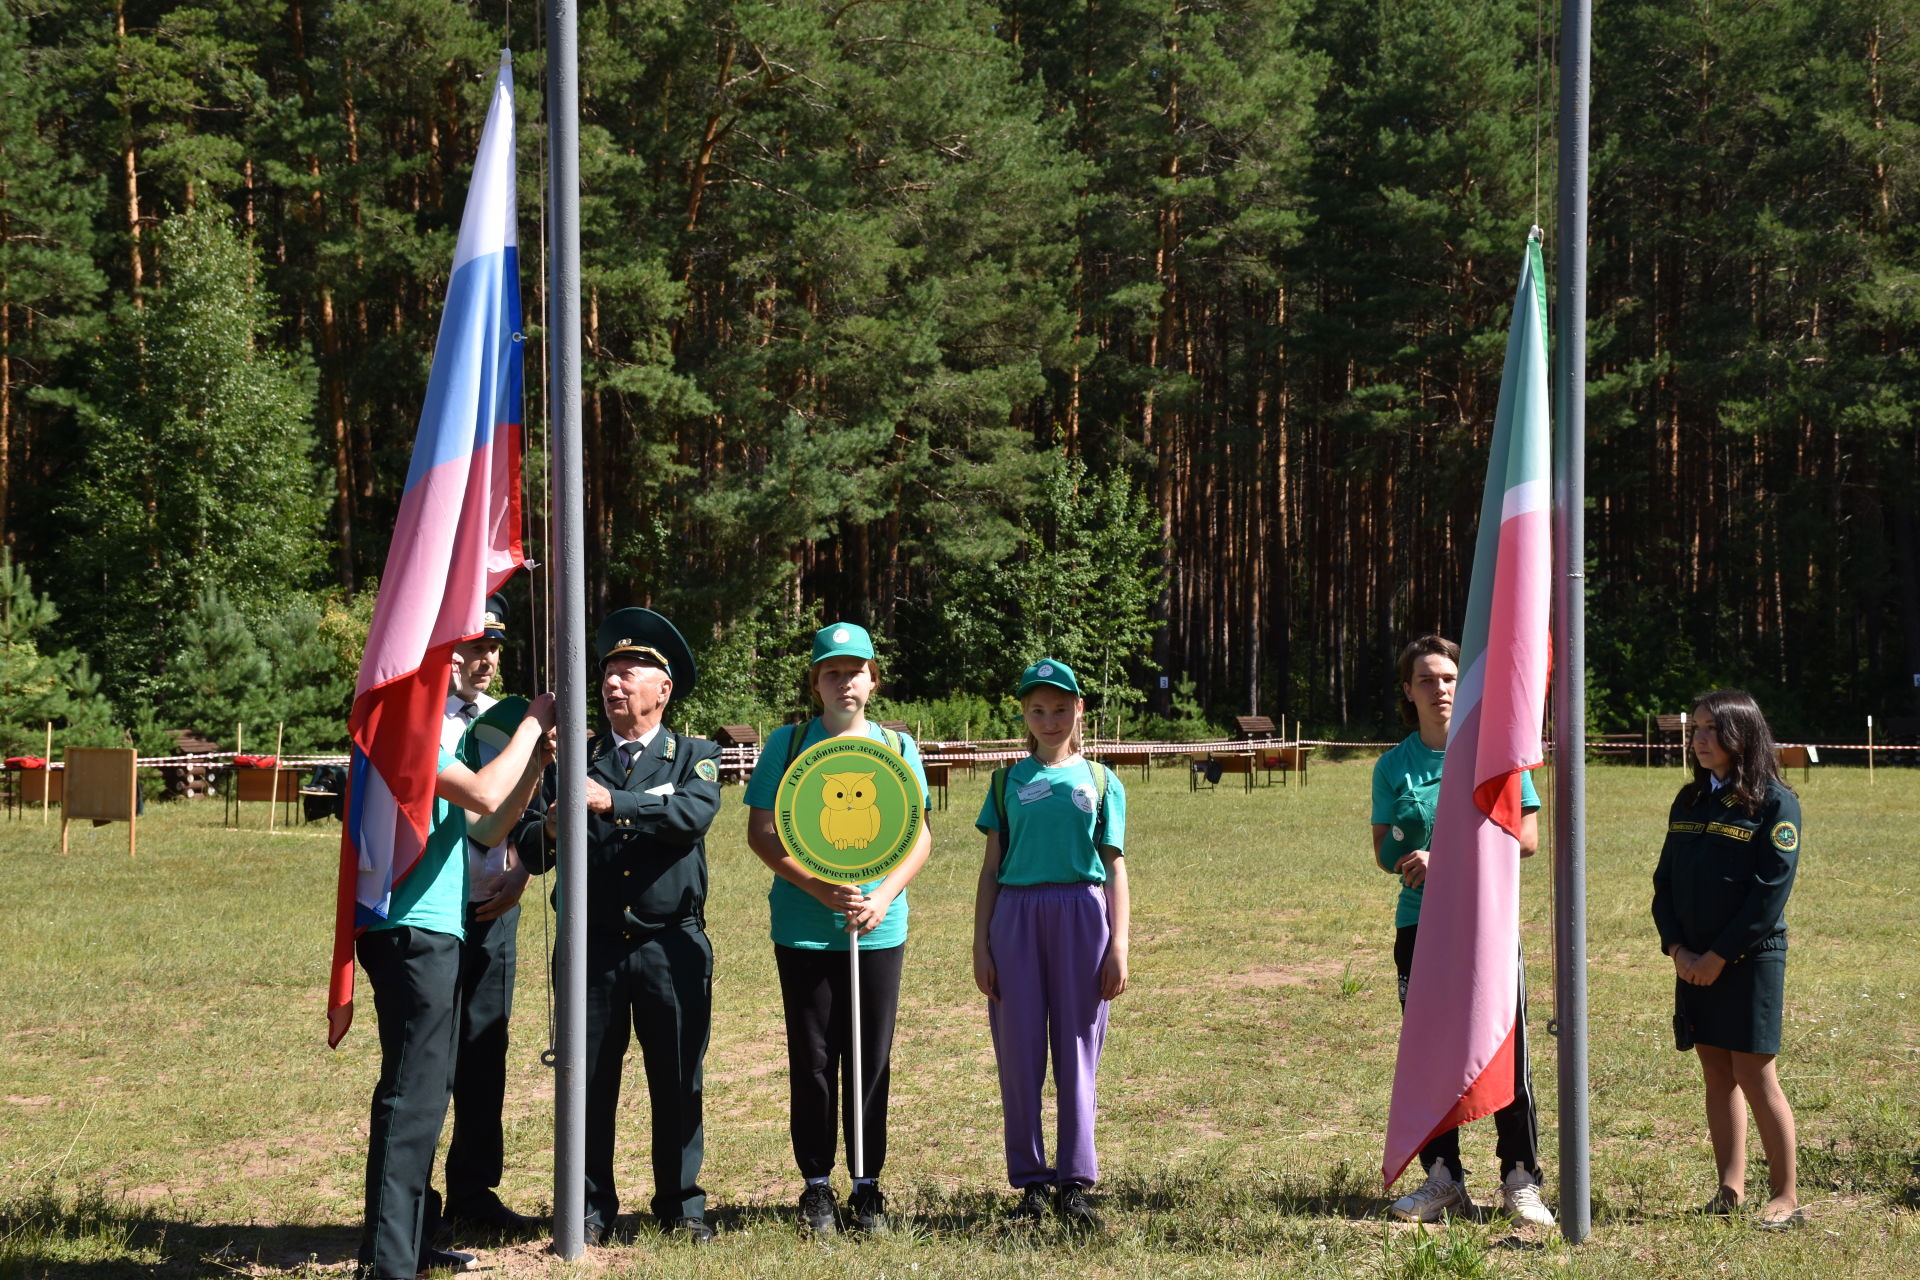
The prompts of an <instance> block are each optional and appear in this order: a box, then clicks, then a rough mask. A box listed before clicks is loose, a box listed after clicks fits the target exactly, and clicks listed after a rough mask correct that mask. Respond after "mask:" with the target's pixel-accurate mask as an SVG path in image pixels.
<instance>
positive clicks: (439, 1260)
mask: <svg viewBox="0 0 1920 1280" xmlns="http://www.w3.org/2000/svg"><path fill="white" fill-rule="evenodd" d="M474 1261H475V1259H474V1256H473V1255H472V1254H470V1253H462V1252H461V1251H460V1250H458V1249H429V1250H427V1252H426V1255H425V1256H424V1257H422V1258H421V1259H420V1271H419V1274H421V1275H423V1276H424V1275H429V1274H431V1273H433V1272H435V1271H471V1270H473V1264H474Z"/></svg>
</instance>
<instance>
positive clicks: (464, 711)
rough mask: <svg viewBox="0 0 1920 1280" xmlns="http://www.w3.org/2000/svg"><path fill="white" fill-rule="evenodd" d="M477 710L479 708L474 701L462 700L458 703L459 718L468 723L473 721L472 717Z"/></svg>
mask: <svg viewBox="0 0 1920 1280" xmlns="http://www.w3.org/2000/svg"><path fill="white" fill-rule="evenodd" d="M479 711H480V708H479V707H478V706H477V705H476V704H474V703H471V702H463V703H461V704H460V718H461V719H462V720H464V721H466V722H467V723H468V724H472V723H473V717H474V716H475V715H476V714H478V713H479Z"/></svg>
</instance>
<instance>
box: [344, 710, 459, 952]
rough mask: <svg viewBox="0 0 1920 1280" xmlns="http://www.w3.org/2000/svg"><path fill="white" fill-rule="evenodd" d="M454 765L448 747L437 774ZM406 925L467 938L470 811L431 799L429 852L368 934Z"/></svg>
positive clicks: (428, 833) (444, 751)
mask: <svg viewBox="0 0 1920 1280" xmlns="http://www.w3.org/2000/svg"><path fill="white" fill-rule="evenodd" d="M452 763H453V757H452V756H450V755H448V754H447V752H446V750H445V748H442V749H441V751H440V763H439V765H438V766H437V767H436V768H435V769H434V772H435V773H438V772H440V770H441V769H445V768H446V767H447V766H448V765H450V764H452ZM402 925H407V926H409V927H411V928H415V929H428V930H431V931H432V932H434V933H450V934H452V935H453V936H454V937H456V938H460V939H462V940H464V939H465V938H466V936H467V933H466V926H467V811H466V810H465V809H462V808H460V807H459V806H458V805H452V804H448V803H447V802H446V801H445V800H442V799H441V798H440V797H439V796H435V797H434V798H433V821H432V823H431V825H430V826H429V827H428V828H427V847H426V850H425V851H424V852H423V853H421V855H420V861H419V862H416V863H415V864H414V866H413V870H412V871H411V872H409V873H408V875H407V878H406V879H405V880H402V881H401V882H400V883H399V884H397V885H395V886H394V887H393V901H392V902H391V903H389V904H388V910H387V918H386V921H385V922H384V923H382V924H370V925H368V926H367V928H368V929H369V930H374V929H398V928H399V927H400V926H402Z"/></svg>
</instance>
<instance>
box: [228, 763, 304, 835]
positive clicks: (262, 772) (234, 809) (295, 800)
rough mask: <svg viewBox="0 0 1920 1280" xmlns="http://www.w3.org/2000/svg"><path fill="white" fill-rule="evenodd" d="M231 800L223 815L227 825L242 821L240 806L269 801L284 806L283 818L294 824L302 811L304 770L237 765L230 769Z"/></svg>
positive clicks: (229, 790) (229, 796)
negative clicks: (301, 792)
mask: <svg viewBox="0 0 1920 1280" xmlns="http://www.w3.org/2000/svg"><path fill="white" fill-rule="evenodd" d="M227 779H228V781H227V804H226V810H225V813H224V815H223V816H222V818H221V824H222V825H223V826H231V827H237V826H239V825H240V806H241V805H243V804H254V803H259V802H262V801H264V802H266V803H268V804H278V805H280V806H281V807H282V814H283V818H282V820H283V821H284V822H286V824H287V825H289V826H291V825H292V824H293V816H294V814H295V813H297V812H299V803H300V771H299V770H298V769H286V768H274V769H245V768H239V767H235V768H232V769H229V770H227Z"/></svg>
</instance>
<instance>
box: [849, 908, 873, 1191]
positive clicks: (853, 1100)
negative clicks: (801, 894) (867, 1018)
mask: <svg viewBox="0 0 1920 1280" xmlns="http://www.w3.org/2000/svg"><path fill="white" fill-rule="evenodd" d="M847 990H848V991H849V992H850V993H851V995H852V997H853V999H852V1002H851V1003H852V1006H853V1009H852V1012H853V1019H852V1021H853V1031H852V1039H853V1058H852V1064H853V1082H852V1084H851V1085H850V1086H849V1088H848V1091H847V1097H846V1099H845V1103H844V1105H845V1106H846V1108H847V1113H848V1114H849V1115H851V1116H852V1117H853V1141H852V1143H851V1145H850V1147H849V1149H848V1151H847V1167H848V1168H850V1169H852V1170H853V1176H854V1178H855V1179H856V1180H858V1179H860V1178H864V1177H866V1176H867V1165H866V1158H867V1156H866V1119H867V1117H866V1110H867V1109H866V1106H865V1103H866V1097H867V1093H866V1090H865V1089H864V1088H862V1087H861V1076H862V1072H861V1070H860V934H859V932H858V931H857V930H855V929H854V927H853V924H852V922H851V921H849V922H848V924H847Z"/></svg>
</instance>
